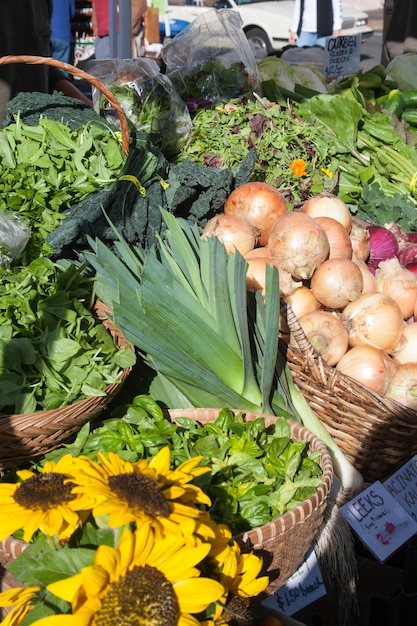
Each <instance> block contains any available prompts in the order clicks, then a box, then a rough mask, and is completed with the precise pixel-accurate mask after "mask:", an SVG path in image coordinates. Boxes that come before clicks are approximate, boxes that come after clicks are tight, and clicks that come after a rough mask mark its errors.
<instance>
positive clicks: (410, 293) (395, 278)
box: [375, 257, 417, 319]
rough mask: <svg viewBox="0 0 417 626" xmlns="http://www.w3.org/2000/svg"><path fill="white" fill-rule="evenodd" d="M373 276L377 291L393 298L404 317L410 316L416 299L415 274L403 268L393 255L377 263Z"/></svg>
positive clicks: (416, 279) (416, 282) (416, 283)
mask: <svg viewBox="0 0 417 626" xmlns="http://www.w3.org/2000/svg"><path fill="white" fill-rule="evenodd" d="M375 278H376V284H377V289H378V291H380V292H381V293H385V294H387V295H388V296H391V298H392V299H393V300H395V302H396V303H397V304H398V306H399V307H400V309H401V311H402V315H403V318H404V319H408V318H409V317H411V316H412V315H413V314H414V306H415V304H416V300H417V275H416V274H413V272H410V270H407V269H405V268H404V267H403V266H402V265H401V264H400V262H399V260H398V259H397V257H393V258H392V259H387V260H386V261H381V262H380V263H379V266H378V268H377V270H376V271H375Z"/></svg>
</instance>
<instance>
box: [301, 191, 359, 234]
mask: <svg viewBox="0 0 417 626" xmlns="http://www.w3.org/2000/svg"><path fill="white" fill-rule="evenodd" d="M301 211H302V212H303V213H305V214H306V215H309V216H310V217H313V218H316V217H331V218H333V219H334V220H337V221H338V222H340V223H341V224H342V225H343V226H344V227H345V230H346V232H347V233H350V229H351V227H352V214H351V212H350V211H349V207H348V205H347V204H346V203H345V202H343V200H341V198H339V197H338V196H335V195H333V194H329V193H322V194H318V195H317V196H313V197H311V198H309V199H308V200H306V201H305V202H304V204H303V205H302V207H301Z"/></svg>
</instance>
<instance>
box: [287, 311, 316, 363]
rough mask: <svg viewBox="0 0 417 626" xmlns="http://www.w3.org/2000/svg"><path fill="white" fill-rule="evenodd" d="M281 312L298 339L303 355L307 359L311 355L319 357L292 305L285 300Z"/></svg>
mask: <svg viewBox="0 0 417 626" xmlns="http://www.w3.org/2000/svg"><path fill="white" fill-rule="evenodd" d="M281 313H282V315H283V316H284V317H285V318H286V321H287V324H288V328H289V329H290V331H291V333H292V334H293V336H294V339H295V340H296V342H297V345H298V347H299V349H300V352H301V353H302V355H303V357H304V358H306V359H310V358H311V357H318V356H319V355H318V354H317V352H316V351H315V349H314V348H313V346H312V345H311V343H310V342H309V340H308V338H307V335H306V334H305V332H304V330H303V328H302V326H301V324H300V322H299V321H298V318H297V316H296V314H295V313H294V311H293V309H292V308H291V306H290V305H289V304H286V303H285V302H283V303H282V305H281Z"/></svg>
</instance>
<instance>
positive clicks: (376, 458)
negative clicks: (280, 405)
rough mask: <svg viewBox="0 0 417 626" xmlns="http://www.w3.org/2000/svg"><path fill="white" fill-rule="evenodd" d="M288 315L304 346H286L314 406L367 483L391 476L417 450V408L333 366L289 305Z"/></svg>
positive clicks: (299, 382) (294, 371) (297, 380)
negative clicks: (384, 394) (412, 408)
mask: <svg viewBox="0 0 417 626" xmlns="http://www.w3.org/2000/svg"><path fill="white" fill-rule="evenodd" d="M284 315H285V316H286V320H287V324H288V327H289V329H290V331H291V332H292V333H293V335H294V338H295V339H296V341H297V344H298V348H294V347H292V346H286V345H285V346H284V345H282V346H281V348H282V350H283V351H284V352H285V355H286V358H287V362H288V365H289V368H290V370H291V373H292V376H293V379H294V382H295V383H296V385H297V386H298V387H299V389H300V391H301V392H302V394H303V395H304V397H305V399H306V400H307V402H308V403H309V405H310V407H311V408H312V409H313V411H315V413H316V414H317V416H318V417H319V419H320V420H321V421H322V423H323V424H324V426H325V427H326V429H327V430H328V432H329V434H330V435H331V436H332V437H333V439H334V440H335V442H336V443H337V445H338V446H339V448H340V449H341V450H342V452H343V453H344V454H345V455H346V456H347V457H348V459H349V460H350V462H351V463H352V465H353V466H354V467H355V468H356V469H357V470H358V471H359V472H361V474H362V475H363V478H364V480H365V482H369V483H372V482H374V481H376V480H382V479H384V478H385V477H386V476H389V474H391V473H392V472H394V471H395V470H397V469H398V468H399V467H401V465H403V464H404V463H405V462H407V461H408V460H409V459H410V458H411V457H412V456H413V455H414V454H415V453H416V452H417V416H416V413H415V411H412V410H411V409H409V408H407V407H405V406H404V405H402V404H399V403H398V402H396V401H394V400H391V399H390V398H384V397H383V396H381V395H379V394H377V393H375V392H374V391H372V390H371V389H369V388H368V387H365V386H364V385H361V384H360V383H358V382H357V381H356V380H354V379H352V378H350V377H348V376H346V375H344V374H341V373H340V372H339V371H338V370H337V369H336V368H335V367H331V366H329V365H327V364H326V363H325V361H324V360H323V359H322V358H321V356H320V355H319V354H318V353H317V352H316V351H315V350H314V348H313V347H312V346H311V344H310V342H309V341H308V339H307V337H306V335H305V333H304V331H303V329H302V328H301V325H300V323H299V321H298V320H297V318H296V316H295V314H294V312H293V311H292V309H291V307H289V306H288V307H285V309H284Z"/></svg>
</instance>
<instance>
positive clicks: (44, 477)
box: [14, 472, 76, 510]
mask: <svg viewBox="0 0 417 626" xmlns="http://www.w3.org/2000/svg"><path fill="white" fill-rule="evenodd" d="M67 479H68V476H66V475H65V474H58V473H55V472H45V473H44V474H37V475H36V476H31V477H30V478H27V479H26V480H24V481H23V482H22V484H21V485H19V486H18V487H17V489H16V491H15V493H14V499H15V501H16V502H17V503H18V504H20V506H22V507H24V508H25V509H44V510H46V509H53V508H54V507H56V506H57V505H59V504H65V503H66V502H69V501H70V500H74V498H75V497H76V496H75V494H73V493H71V490H72V488H73V487H74V483H71V482H65V481H66V480H67Z"/></svg>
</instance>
